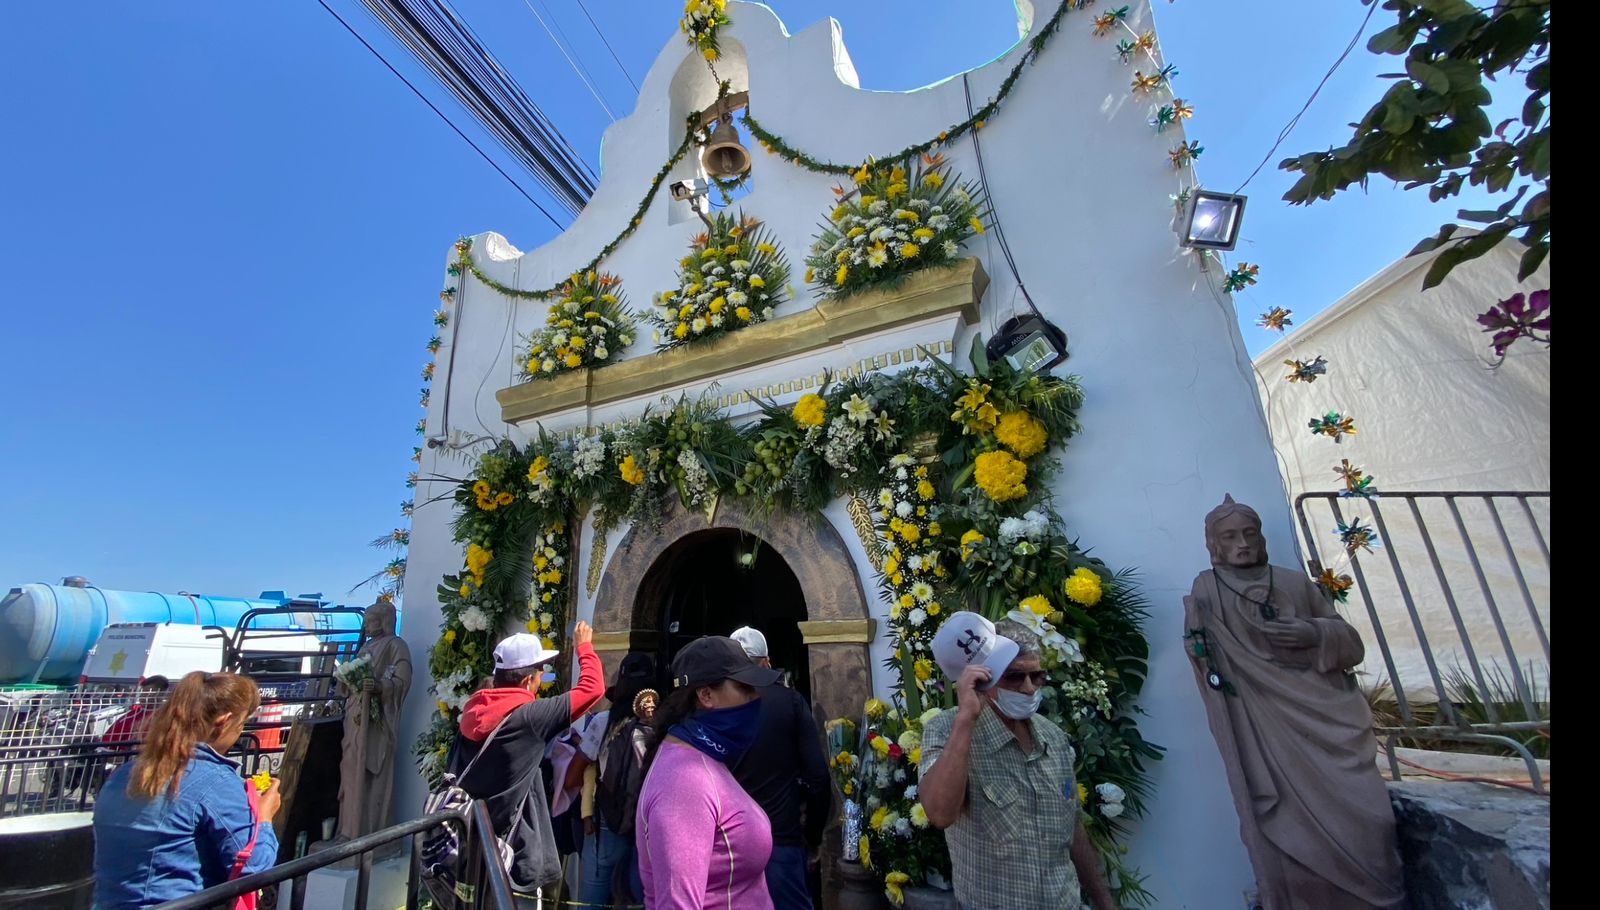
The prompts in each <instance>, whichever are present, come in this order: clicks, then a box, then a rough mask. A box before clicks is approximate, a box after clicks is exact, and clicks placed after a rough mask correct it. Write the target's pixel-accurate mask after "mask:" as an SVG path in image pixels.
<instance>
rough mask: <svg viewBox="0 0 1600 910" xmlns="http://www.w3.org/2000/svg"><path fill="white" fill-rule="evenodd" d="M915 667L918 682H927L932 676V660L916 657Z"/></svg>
mask: <svg viewBox="0 0 1600 910" xmlns="http://www.w3.org/2000/svg"><path fill="white" fill-rule="evenodd" d="M915 669H916V674H917V681H918V682H927V681H928V680H930V679H932V678H933V661H931V660H929V659H927V658H926V657H919V658H917V662H916V666H915Z"/></svg>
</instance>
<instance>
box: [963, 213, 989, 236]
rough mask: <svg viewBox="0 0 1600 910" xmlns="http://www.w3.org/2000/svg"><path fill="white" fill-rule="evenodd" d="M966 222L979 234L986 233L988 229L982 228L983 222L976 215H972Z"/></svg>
mask: <svg viewBox="0 0 1600 910" xmlns="http://www.w3.org/2000/svg"><path fill="white" fill-rule="evenodd" d="M967 223H968V224H970V225H972V229H973V230H974V231H977V232H978V233H980V234H987V233H988V231H986V230H984V228H983V222H982V221H979V220H978V216H977V215H973V216H972V218H971V219H970V220H969V221H968V222H967Z"/></svg>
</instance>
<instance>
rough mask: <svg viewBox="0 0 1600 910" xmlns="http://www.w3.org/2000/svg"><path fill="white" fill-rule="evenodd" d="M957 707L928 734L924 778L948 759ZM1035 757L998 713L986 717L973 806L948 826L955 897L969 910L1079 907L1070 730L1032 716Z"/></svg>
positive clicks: (978, 737)
mask: <svg viewBox="0 0 1600 910" xmlns="http://www.w3.org/2000/svg"><path fill="white" fill-rule="evenodd" d="M955 719H956V709H955V708H951V709H949V710H947V711H945V712H944V713H943V714H940V715H939V716H938V717H935V718H934V719H933V720H931V721H929V722H928V724H927V726H926V727H925V728H924V729H923V732H922V767H921V769H920V771H921V774H922V775H924V776H925V775H926V774H927V773H928V769H929V768H932V767H933V765H934V763H935V762H937V761H938V760H939V756H940V755H941V754H943V752H944V747H945V743H946V742H947V741H948V740H949V739H950V731H951V729H952V728H953V727H954V726H955ZM1033 739H1034V745H1033V752H1032V753H1031V754H1027V755H1024V754H1023V752H1022V745H1021V744H1020V743H1018V742H1017V738H1016V737H1015V736H1013V735H1012V734H1011V731H1010V730H1008V729H1006V726H1005V724H1003V723H1001V721H1000V718H999V717H998V716H997V715H996V714H995V712H994V711H992V710H989V709H987V708H985V709H984V711H983V712H982V713H981V714H980V715H979V717H978V723H977V725H976V726H975V727H974V728H973V732H972V749H971V752H970V753H969V756H970V757H969V763H968V768H967V803H966V805H965V806H964V807H963V808H962V810H961V815H960V816H958V817H957V818H956V821H955V824H953V825H951V826H950V827H949V828H946V829H945V832H944V836H945V841H946V842H947V843H948V844H949V845H950V861H951V865H952V867H953V871H954V879H955V881H954V885H955V892H956V900H957V901H959V902H960V903H961V906H962V907H963V908H965V910H1078V908H1080V907H1081V906H1082V903H1081V898H1080V896H1079V893H1078V870H1077V868H1076V867H1074V866H1073V865H1072V859H1071V857H1070V855H1069V848H1070V847H1071V845H1072V835H1073V833H1074V831H1076V829H1077V824H1078V822H1077V819H1078V800H1077V795H1078V794H1077V790H1078V786H1077V783H1076V782H1075V781H1074V780H1073V776H1072V765H1073V754H1072V746H1071V745H1070V744H1069V743H1068V742H1067V735H1066V733H1064V732H1062V730H1061V728H1060V727H1058V726H1056V725H1055V724H1053V723H1051V722H1050V721H1049V720H1047V719H1046V718H1044V717H1042V716H1040V715H1034V718H1033Z"/></svg>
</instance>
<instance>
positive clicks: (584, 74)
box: [522, 0, 617, 123]
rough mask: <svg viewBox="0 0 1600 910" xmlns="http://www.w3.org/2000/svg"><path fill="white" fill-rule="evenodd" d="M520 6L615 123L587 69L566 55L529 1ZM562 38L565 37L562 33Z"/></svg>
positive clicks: (615, 118) (569, 55)
mask: <svg viewBox="0 0 1600 910" xmlns="http://www.w3.org/2000/svg"><path fill="white" fill-rule="evenodd" d="M522 5H523V6H526V7H527V8H528V12H530V13H533V18H534V19H537V20H538V22H539V27H540V28H542V29H544V33H545V34H546V35H547V36H549V38H550V42H551V43H552V44H554V45H555V46H556V50H558V51H560V52H561V56H563V57H565V58H566V59H567V66H568V67H570V68H571V69H572V71H573V72H574V73H576V74H577V75H578V78H579V79H581V80H583V84H584V87H585V88H587V89H588V90H589V94H591V95H593V96H594V100H595V101H597V102H599V103H600V109H601V110H603V111H605V112H606V116H607V117H608V118H610V119H611V122H612V123H616V122H617V115H616V114H613V113H611V108H610V107H608V106H606V99H604V98H602V97H600V92H599V91H597V90H596V89H595V87H594V83H593V82H591V81H589V68H588V67H586V66H583V65H581V64H579V63H578V62H577V61H575V60H573V59H572V55H571V54H569V53H567V49H566V47H564V46H563V45H562V43H561V41H559V40H557V38H556V36H555V33H554V32H552V31H550V26H549V25H547V24H546V23H545V21H544V17H543V16H541V15H539V11H538V10H536V9H534V8H533V4H532V3H531V2H529V0H522ZM545 12H549V9H546V10H545ZM550 18H551V19H554V18H555V16H553V15H552V16H551V17H550ZM560 27H561V24H560V23H556V28H558V29H559V28H560ZM562 37H563V38H565V37H566V34H565V33H564V32H563V33H562ZM569 43H570V42H569Z"/></svg>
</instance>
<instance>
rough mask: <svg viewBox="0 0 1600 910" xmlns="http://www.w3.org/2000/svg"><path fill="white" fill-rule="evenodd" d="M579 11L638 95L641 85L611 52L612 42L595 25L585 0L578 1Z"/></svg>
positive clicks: (615, 54)
mask: <svg viewBox="0 0 1600 910" xmlns="http://www.w3.org/2000/svg"><path fill="white" fill-rule="evenodd" d="M578 9H581V10H583V18H585V19H588V20H589V27H590V28H593V29H594V33H595V34H596V35H599V36H600V43H601V44H604V45H605V46H606V50H607V51H608V52H610V54H611V59H612V60H614V61H616V64H617V69H619V70H622V77H623V78H624V79H626V80H628V84H629V85H631V86H633V90H634V92H635V93H637V92H638V91H639V83H637V82H634V81H633V76H632V75H631V74H630V73H629V72H628V68H627V67H625V66H623V65H622V61H621V60H620V59H619V58H618V57H617V52H616V51H614V50H611V42H610V41H607V40H606V33H605V32H602V31H601V30H600V26H598V25H596V24H595V21H594V17H593V16H591V15H589V7H587V6H585V5H584V4H583V0H578Z"/></svg>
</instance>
